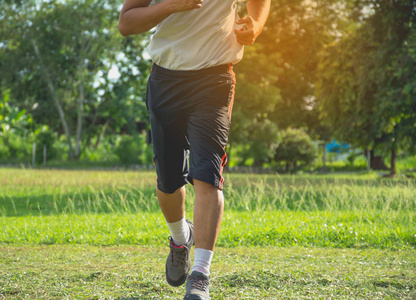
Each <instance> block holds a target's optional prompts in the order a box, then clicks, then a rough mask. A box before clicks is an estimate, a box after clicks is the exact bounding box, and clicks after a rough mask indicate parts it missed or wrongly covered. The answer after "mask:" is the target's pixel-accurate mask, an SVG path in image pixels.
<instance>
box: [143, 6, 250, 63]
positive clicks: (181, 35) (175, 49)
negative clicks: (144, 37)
mask: <svg viewBox="0 0 416 300" xmlns="http://www.w3.org/2000/svg"><path fill="white" fill-rule="evenodd" d="M162 1H163V0H154V1H152V3H155V2H156V3H159V2H162ZM237 19H238V15H237V0H204V2H203V4H202V8H200V9H194V10H191V11H187V12H179V13H175V14H172V15H170V16H169V17H168V18H166V19H165V20H163V21H162V22H161V23H160V24H159V25H158V26H157V27H156V31H155V33H154V34H153V36H152V39H151V42H150V44H149V47H148V53H149V55H150V57H151V59H152V61H153V62H154V63H156V64H157V65H159V66H161V67H164V68H166V69H170V70H200V69H204V68H209V67H213V66H217V65H222V64H228V63H236V62H238V61H240V60H241V59H242V57H243V52H244V48H243V46H241V45H240V44H239V43H238V42H237V40H236V37H235V34H234V31H233V29H234V28H237V29H239V28H241V27H240V26H238V25H236V24H235V21H236V20H237Z"/></svg>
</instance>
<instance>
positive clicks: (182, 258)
mask: <svg viewBox="0 0 416 300" xmlns="http://www.w3.org/2000/svg"><path fill="white" fill-rule="evenodd" d="M183 248H184V249H183V251H181V252H177V251H172V265H174V266H178V265H184V264H185V263H186V262H187V261H188V251H189V249H188V248H187V247H185V246H183Z"/></svg>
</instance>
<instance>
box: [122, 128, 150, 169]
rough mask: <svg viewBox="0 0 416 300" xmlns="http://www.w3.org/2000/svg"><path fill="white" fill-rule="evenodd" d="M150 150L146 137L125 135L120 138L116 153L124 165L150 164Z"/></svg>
mask: <svg viewBox="0 0 416 300" xmlns="http://www.w3.org/2000/svg"><path fill="white" fill-rule="evenodd" d="M148 148H149V147H148V145H147V144H146V136H145V135H135V136H130V135H124V136H122V137H121V138H120V140H119V142H118V144H117V146H116V148H115V150H114V153H115V154H116V155H117V157H118V158H119V160H120V162H121V163H122V164H123V165H134V164H148V163H149V161H148V159H149V149H148Z"/></svg>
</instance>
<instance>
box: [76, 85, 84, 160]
mask: <svg viewBox="0 0 416 300" xmlns="http://www.w3.org/2000/svg"><path fill="white" fill-rule="evenodd" d="M83 112H84V84H83V83H82V82H80V85H79V99H78V112H77V114H78V116H77V137H76V142H75V157H76V159H79V157H80V155H81V145H80V143H81V136H82V114H83Z"/></svg>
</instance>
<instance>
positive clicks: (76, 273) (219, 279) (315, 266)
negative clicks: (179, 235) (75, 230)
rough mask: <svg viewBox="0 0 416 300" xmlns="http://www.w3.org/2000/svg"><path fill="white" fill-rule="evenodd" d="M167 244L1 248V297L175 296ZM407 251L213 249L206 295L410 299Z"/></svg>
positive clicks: (414, 286) (411, 261) (415, 292)
mask: <svg viewBox="0 0 416 300" xmlns="http://www.w3.org/2000/svg"><path fill="white" fill-rule="evenodd" d="M167 251H168V249H167V248H159V247H158V248H152V247H134V246H119V247H97V246H88V245H82V246H81V245H64V246H59V245H53V246H33V245H32V246H7V247H0V298H2V299H182V297H183V295H184V287H183V286H182V287H180V288H172V287H170V286H169V285H168V284H166V283H165V278H164V261H165V259H166V256H167ZM415 270H416V255H415V252H414V250H410V249H409V250H400V251H392V250H374V249H364V250H358V249H332V248H330V249H319V248H311V249H306V248H297V247H292V248H276V247H263V248H255V247H250V248H245V247H239V248H233V249H225V248H217V249H216V251H215V256H214V261H213V268H212V273H211V295H212V297H213V299H415V298H416V271H415Z"/></svg>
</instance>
